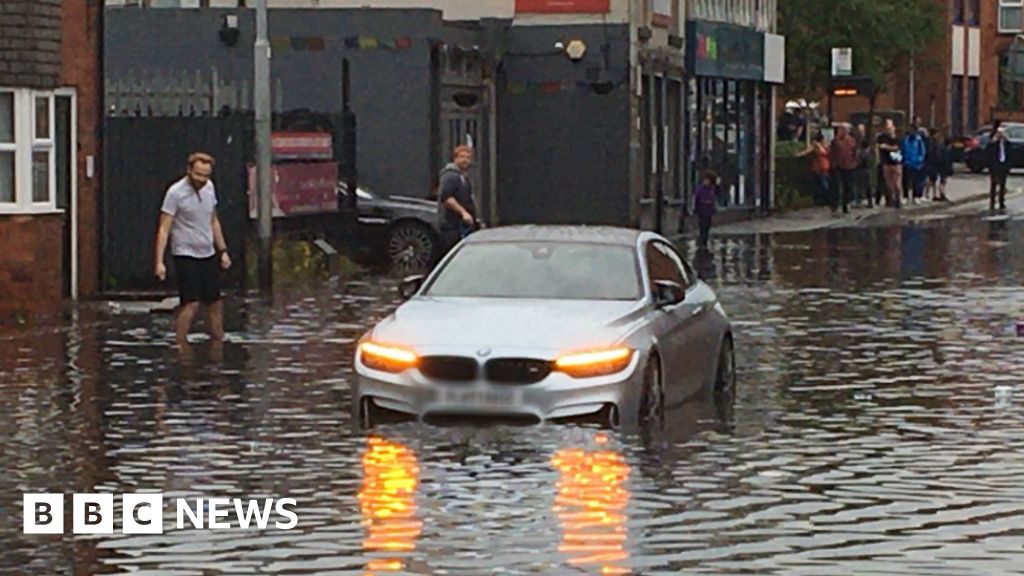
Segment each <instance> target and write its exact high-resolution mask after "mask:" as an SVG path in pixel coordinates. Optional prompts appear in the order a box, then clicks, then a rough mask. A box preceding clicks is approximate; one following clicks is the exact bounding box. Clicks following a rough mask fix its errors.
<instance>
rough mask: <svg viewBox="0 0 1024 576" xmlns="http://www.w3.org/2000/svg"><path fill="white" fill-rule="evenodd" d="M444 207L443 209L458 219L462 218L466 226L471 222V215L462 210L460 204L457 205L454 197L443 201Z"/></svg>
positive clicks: (457, 202)
mask: <svg viewBox="0 0 1024 576" xmlns="http://www.w3.org/2000/svg"><path fill="white" fill-rule="evenodd" d="M444 205H445V208H447V209H449V210H451V211H452V212H455V213H456V214H458V215H459V218H462V221H463V222H466V223H467V224H468V223H470V222H472V221H473V215H472V214H470V213H469V211H468V210H466V209H465V208H463V207H462V204H459V201H458V200H456V199H455V197H454V196H449V197H448V199H447V200H445V201H444Z"/></svg>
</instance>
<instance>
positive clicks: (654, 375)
mask: <svg viewBox="0 0 1024 576" xmlns="http://www.w3.org/2000/svg"><path fill="white" fill-rule="evenodd" d="M637 424H639V426H640V428H641V429H643V430H660V429H662V428H663V427H664V424H665V391H664V388H663V387H662V378H661V363H660V362H659V360H658V357H657V356H656V355H652V356H651V359H650V360H649V361H648V362H647V366H646V367H645V368H644V388H643V392H642V395H641V397H640V411H639V413H638V414H637Z"/></svg>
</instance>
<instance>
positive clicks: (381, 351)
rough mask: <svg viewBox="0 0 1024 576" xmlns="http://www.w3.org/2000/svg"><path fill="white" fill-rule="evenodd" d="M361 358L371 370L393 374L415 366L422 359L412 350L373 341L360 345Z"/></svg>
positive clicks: (364, 364)
mask: <svg viewBox="0 0 1024 576" xmlns="http://www.w3.org/2000/svg"><path fill="white" fill-rule="evenodd" d="M359 358H360V360H361V361H362V363H363V366H366V367H367V368H369V369H371V370H380V371H381V372H391V373H393V374H397V373H399V372H405V371H406V370H408V369H410V368H415V367H416V365H417V364H419V361H420V358H419V356H417V355H416V353H415V352H413V351H412V350H409V349H407V348H400V347H397V346H385V345H383V344H375V343H373V342H363V343H362V344H360V345H359Z"/></svg>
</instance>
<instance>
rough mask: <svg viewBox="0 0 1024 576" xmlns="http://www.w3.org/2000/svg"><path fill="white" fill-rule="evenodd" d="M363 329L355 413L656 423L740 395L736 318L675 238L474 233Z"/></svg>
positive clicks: (574, 231)
mask: <svg viewBox="0 0 1024 576" xmlns="http://www.w3.org/2000/svg"><path fill="white" fill-rule="evenodd" d="M401 290H402V292H403V296H404V297H406V298H407V301H406V302H405V303H404V304H402V305H401V306H400V307H399V308H398V309H397V310H395V312H394V313H393V314H391V315H390V316H389V317H388V318H386V319H384V320H383V321H381V322H380V323H379V324H378V325H377V326H375V327H374V328H373V329H371V330H370V331H369V332H368V333H366V335H365V336H363V338H362V339H361V340H360V342H359V345H358V348H357V351H356V358H355V370H356V378H355V381H354V388H353V393H352V405H353V406H352V408H353V416H354V418H356V419H357V421H358V422H359V423H360V424H361V425H363V426H372V425H373V424H374V423H377V422H379V421H381V420H382V419H384V418H387V417H389V416H394V415H396V414H397V415H404V416H406V417H412V418H417V419H425V420H430V419H432V418H435V417H437V418H444V417H450V416H468V417H475V418H482V419H485V420H499V419H500V420H513V421H519V420H524V421H528V422H541V421H562V420H570V421H573V420H583V421H593V420H597V421H599V422H600V423H603V424H607V425H610V426H613V427H618V426H640V427H657V426H661V425H662V424H663V423H664V415H665V406H666V405H667V404H675V403H679V402H682V401H684V400H686V399H688V398H690V397H692V396H694V395H696V394H702V393H716V392H717V393H732V391H733V390H734V386H735V379H736V372H735V361H734V358H733V349H734V347H733V336H732V328H731V325H730V323H729V320H728V318H727V316H726V314H725V311H724V310H723V308H722V306H721V304H720V303H719V302H718V298H717V297H716V295H715V293H714V291H712V290H711V288H709V287H708V286H707V285H706V284H704V283H703V282H701V281H700V280H699V279H698V278H697V276H696V275H695V274H694V271H693V269H692V268H691V267H690V266H689V264H688V263H687V262H686V261H685V260H684V259H683V258H682V257H681V256H680V255H679V253H678V252H677V251H676V250H675V248H673V246H672V244H671V243H670V242H669V241H667V240H666V239H665V238H663V237H661V236H659V235H657V234H654V233H650V232H643V231H639V230H629V229H621V228H610V227H569V226H513V227H505V228H496V229H490V230H484V231H481V232H478V233H476V234H473V235H472V236H470V237H468V238H467V239H465V240H463V241H462V242H461V243H460V244H459V245H458V246H456V247H455V249H453V250H452V251H451V252H450V253H449V254H448V255H447V256H446V257H445V258H444V260H442V261H441V262H440V263H439V264H438V266H437V267H436V268H435V269H434V271H433V272H432V273H431V274H430V275H429V277H422V276H414V277H410V278H407V279H406V280H405V281H404V282H403V284H402V288H401Z"/></svg>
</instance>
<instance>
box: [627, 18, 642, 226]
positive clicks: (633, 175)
mask: <svg viewBox="0 0 1024 576" xmlns="http://www.w3.org/2000/svg"><path fill="white" fill-rule="evenodd" d="M638 26H640V3H639V2H629V220H630V224H631V225H632V226H634V227H636V228H639V227H640V189H641V188H642V186H643V177H642V173H641V170H643V166H642V165H641V156H642V154H641V152H642V151H643V147H642V144H641V142H640V90H641V79H642V75H641V71H640V51H639V42H640V34H639V30H638Z"/></svg>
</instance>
